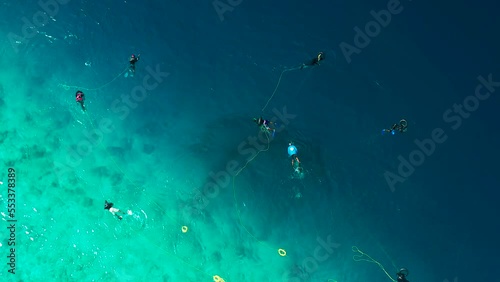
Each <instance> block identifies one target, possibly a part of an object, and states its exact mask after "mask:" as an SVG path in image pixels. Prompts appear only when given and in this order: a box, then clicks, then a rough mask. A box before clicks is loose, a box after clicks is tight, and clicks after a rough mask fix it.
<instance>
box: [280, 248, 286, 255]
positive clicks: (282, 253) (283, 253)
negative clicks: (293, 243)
mask: <svg viewBox="0 0 500 282" xmlns="http://www.w3.org/2000/svg"><path fill="white" fill-rule="evenodd" d="M278 254H279V255H280V256H282V257H284V256H286V251H285V250H283V249H278Z"/></svg>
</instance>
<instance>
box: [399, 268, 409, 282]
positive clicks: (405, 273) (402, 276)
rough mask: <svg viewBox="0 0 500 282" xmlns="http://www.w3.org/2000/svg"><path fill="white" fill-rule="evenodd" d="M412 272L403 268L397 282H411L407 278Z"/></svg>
mask: <svg viewBox="0 0 500 282" xmlns="http://www.w3.org/2000/svg"><path fill="white" fill-rule="evenodd" d="M409 274H410V272H409V271H408V269H406V268H401V269H400V270H399V272H398V273H396V275H397V276H398V280H397V282H410V281H409V280H407V279H406V276H408V275H409Z"/></svg>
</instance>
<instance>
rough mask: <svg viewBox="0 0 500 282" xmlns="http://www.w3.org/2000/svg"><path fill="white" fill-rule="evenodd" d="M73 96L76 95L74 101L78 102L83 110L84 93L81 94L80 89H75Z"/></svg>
mask: <svg viewBox="0 0 500 282" xmlns="http://www.w3.org/2000/svg"><path fill="white" fill-rule="evenodd" d="M75 97H76V102H77V103H78V104H80V106H82V110H84V111H85V105H84V104H83V103H84V102H85V94H83V92H82V91H80V90H78V91H76V94H75Z"/></svg>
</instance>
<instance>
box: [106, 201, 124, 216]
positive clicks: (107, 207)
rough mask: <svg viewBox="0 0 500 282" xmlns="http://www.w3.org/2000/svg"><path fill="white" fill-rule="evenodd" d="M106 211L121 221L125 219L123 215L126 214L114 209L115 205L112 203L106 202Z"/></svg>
mask: <svg viewBox="0 0 500 282" xmlns="http://www.w3.org/2000/svg"><path fill="white" fill-rule="evenodd" d="M104 209H105V210H109V212H110V213H111V214H112V215H114V216H116V217H118V219H120V220H121V219H122V218H123V215H125V212H123V211H121V210H119V209H117V208H114V207H113V203H110V202H108V201H104Z"/></svg>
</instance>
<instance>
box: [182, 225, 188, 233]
mask: <svg viewBox="0 0 500 282" xmlns="http://www.w3.org/2000/svg"><path fill="white" fill-rule="evenodd" d="M186 232H188V227H187V226H186V225H184V226H182V233H186Z"/></svg>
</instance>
